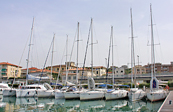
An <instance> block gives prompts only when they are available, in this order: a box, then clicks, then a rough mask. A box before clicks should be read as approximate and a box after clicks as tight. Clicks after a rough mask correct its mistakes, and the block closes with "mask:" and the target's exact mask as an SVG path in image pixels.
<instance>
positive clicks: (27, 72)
mask: <svg viewBox="0 0 173 112" xmlns="http://www.w3.org/2000/svg"><path fill="white" fill-rule="evenodd" d="M33 28H34V18H33V22H32V28H31V35H30V41H29V50H28V58H27V60H26V61H27V66H26V67H27V71H26V85H28V78H27V77H28V74H29V68H28V66H29V55H30V49H31V40H32V35H33Z"/></svg>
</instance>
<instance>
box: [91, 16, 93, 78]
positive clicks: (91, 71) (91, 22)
mask: <svg viewBox="0 0 173 112" xmlns="http://www.w3.org/2000/svg"><path fill="white" fill-rule="evenodd" d="M92 25H93V19H92V18H91V77H93V26H92Z"/></svg>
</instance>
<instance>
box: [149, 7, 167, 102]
mask: <svg viewBox="0 0 173 112" xmlns="http://www.w3.org/2000/svg"><path fill="white" fill-rule="evenodd" d="M150 16H151V62H152V63H151V81H150V92H149V93H147V98H148V99H149V100H150V101H152V102H153V101H159V100H163V99H165V98H166V96H167V94H168V93H167V91H165V90H163V89H161V88H159V81H158V80H157V78H156V74H155V53H154V37H153V22H152V8H151V5H150Z"/></svg>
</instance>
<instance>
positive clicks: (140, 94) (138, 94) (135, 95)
mask: <svg viewBox="0 0 173 112" xmlns="http://www.w3.org/2000/svg"><path fill="white" fill-rule="evenodd" d="M145 96H146V93H145V92H144V91H143V90H137V91H135V92H134V91H133V92H132V91H130V92H129V93H128V97H129V100H130V101H137V100H141V99H142V98H144V97H145Z"/></svg>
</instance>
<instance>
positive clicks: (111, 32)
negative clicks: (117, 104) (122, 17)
mask: <svg viewBox="0 0 173 112" xmlns="http://www.w3.org/2000/svg"><path fill="white" fill-rule="evenodd" d="M111 36H112V82H113V86H112V87H113V89H114V69H115V68H114V50H113V46H114V44H113V26H112V27H111Z"/></svg>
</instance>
